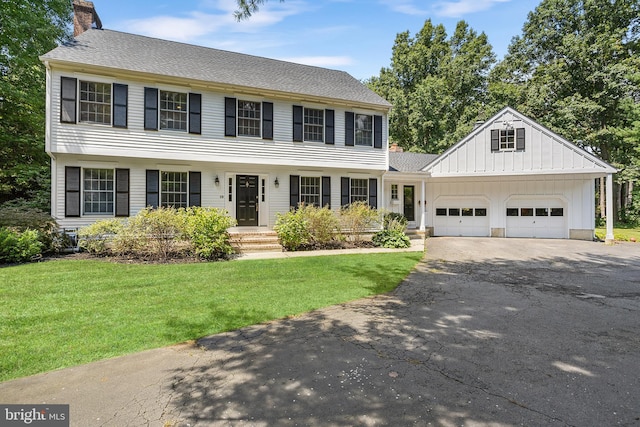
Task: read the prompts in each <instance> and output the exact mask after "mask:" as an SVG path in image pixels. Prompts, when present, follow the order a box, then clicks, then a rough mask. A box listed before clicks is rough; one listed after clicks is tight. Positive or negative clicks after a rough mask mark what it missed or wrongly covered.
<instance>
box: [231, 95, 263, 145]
mask: <svg viewBox="0 0 640 427" xmlns="http://www.w3.org/2000/svg"><path fill="white" fill-rule="evenodd" d="M241 101H242V102H254V103H256V104H258V105H260V118H258V119H257V120H258V129H259V131H258V135H246V134H242V133H240V102H241ZM262 102H263V101H262V100H257V99H255V98H252V97H247V96H236V136H238V137H243V138H256V139H260V138H262V120H263V114H264V111H263V108H262ZM252 120H256V119H252Z"/></svg>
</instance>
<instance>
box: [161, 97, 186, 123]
mask: <svg viewBox="0 0 640 427" xmlns="http://www.w3.org/2000/svg"><path fill="white" fill-rule="evenodd" d="M160 129H170V130H180V131H186V130H187V94H186V93H182V92H169V91H165V90H161V91H160Z"/></svg>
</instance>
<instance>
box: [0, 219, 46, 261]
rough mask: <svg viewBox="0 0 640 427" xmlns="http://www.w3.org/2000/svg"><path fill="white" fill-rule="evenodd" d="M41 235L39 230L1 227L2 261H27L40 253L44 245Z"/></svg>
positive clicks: (0, 247)
mask: <svg viewBox="0 0 640 427" xmlns="http://www.w3.org/2000/svg"><path fill="white" fill-rule="evenodd" d="M39 237H40V236H39V233H38V231H37V230H30V229H26V230H24V231H18V230H15V229H11V228H6V227H0V263H16V262H27V261H31V260H32V259H33V258H34V257H37V256H38V255H40V254H41V252H42V248H43V246H44V245H43V244H42V243H41V242H40V240H39Z"/></svg>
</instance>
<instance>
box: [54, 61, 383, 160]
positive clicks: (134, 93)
mask: <svg viewBox="0 0 640 427" xmlns="http://www.w3.org/2000/svg"><path fill="white" fill-rule="evenodd" d="M62 75H65V76H70V77H76V78H78V79H87V80H91V81H106V82H111V83H122V84H127V85H128V87H129V101H128V128H127V129H118V128H112V127H110V126H102V125H94V124H82V123H79V124H65V123H60V120H59V118H60V77H61V76H62ZM145 86H153V87H158V88H159V89H166V90H176V91H182V92H194V93H200V94H202V134H201V135H191V134H188V133H186V132H178V131H166V130H160V131H145V130H144V123H143V117H144V116H143V111H144V104H143V101H144V99H143V96H144V87H145ZM225 96H231V97H237V98H243V97H245V95H241V94H234V93H232V92H229V93H224V92H219V91H212V90H203V89H200V88H196V89H192V88H190V87H189V86H184V87H177V86H175V85H172V86H168V85H155V84H151V83H149V84H143V83H139V82H135V81H130V80H126V79H118V78H104V77H100V76H91V75H82V74H78V73H75V74H74V73H61V72H58V71H55V70H54V71H53V72H52V76H51V97H50V101H49V102H50V104H49V113H48V114H49V119H50V127H51V134H50V139H49V140H48V146H49V147H50V151H51V152H52V153H53V154H54V155H59V154H82V155H91V156H111V157H123V158H125V157H126V158H139V159H155V160H158V161H160V160H162V159H172V160H176V161H210V162H217V163H220V162H226V163H243V164H253V165H265V166H276V167H277V166H278V165H289V166H295V167H311V166H313V167H321V168H344V169H350V170H363V171H366V170H378V171H381V172H382V171H384V170H385V168H386V165H387V163H386V162H387V148H388V145H387V135H388V130H387V119H386V116H385V115H384V114H383V113H382V112H380V111H372V110H357V111H359V112H365V113H368V114H377V115H382V116H383V120H382V122H383V148H382V149H374V148H373V147H345V145H344V112H345V109H344V108H339V107H337V106H333V105H323V106H320V107H321V108H327V109H334V110H335V145H327V144H322V143H310V142H304V143H294V142H292V139H293V138H292V116H293V114H292V109H293V105H294V104H295V105H305V104H304V103H302V102H296V101H291V100H284V99H270V98H267V97H265V98H256V97H253V96H252V97H249V99H256V100H263V101H269V102H273V103H274V139H273V140H263V139H260V138H247V137H236V138H228V137H225V136H224V98H225ZM311 106H313V107H316V108H318V107H319V106H318V105H317V104H313V105H311Z"/></svg>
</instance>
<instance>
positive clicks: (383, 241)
mask: <svg viewBox="0 0 640 427" xmlns="http://www.w3.org/2000/svg"><path fill="white" fill-rule="evenodd" d="M371 240H372V241H373V243H374V244H375V245H376V246H380V247H382V248H408V247H409V246H411V240H410V239H409V236H407V235H406V234H404V233H403V232H401V231H398V230H388V229H385V230H380V231H378V232H377V233H376V234H374V235H373V238H372V239H371Z"/></svg>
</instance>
